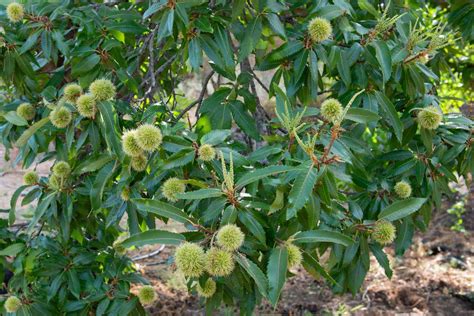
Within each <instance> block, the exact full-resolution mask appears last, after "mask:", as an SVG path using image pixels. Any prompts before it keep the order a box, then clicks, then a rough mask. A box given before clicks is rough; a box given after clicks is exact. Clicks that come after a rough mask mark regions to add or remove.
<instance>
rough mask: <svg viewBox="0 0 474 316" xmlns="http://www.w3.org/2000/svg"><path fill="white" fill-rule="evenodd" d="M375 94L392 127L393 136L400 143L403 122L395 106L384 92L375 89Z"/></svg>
mask: <svg viewBox="0 0 474 316" xmlns="http://www.w3.org/2000/svg"><path fill="white" fill-rule="evenodd" d="M375 96H376V97H377V101H378V103H379V104H380V105H381V107H382V109H383V112H384V113H385V115H384V116H385V118H386V120H387V122H388V124H390V126H392V127H393V131H394V133H395V136H396V137H397V139H398V141H399V142H400V143H401V142H402V138H403V124H402V121H401V120H400V117H399V116H398V112H397V110H396V109H395V106H394V105H393V103H392V102H391V101H390V100H389V99H388V98H387V96H386V95H385V94H384V93H382V92H380V91H376V92H375Z"/></svg>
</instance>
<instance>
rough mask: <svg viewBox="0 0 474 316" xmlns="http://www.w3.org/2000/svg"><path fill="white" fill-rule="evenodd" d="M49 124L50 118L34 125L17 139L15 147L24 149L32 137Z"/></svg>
mask: <svg viewBox="0 0 474 316" xmlns="http://www.w3.org/2000/svg"><path fill="white" fill-rule="evenodd" d="M48 122H49V117H45V118H43V119H41V120H39V121H38V122H36V123H34V124H33V125H31V126H30V127H28V129H27V130H26V131H24V132H23V134H21V136H20V137H19V138H18V139H17V141H16V143H15V145H16V146H17V147H23V146H25V145H26V143H27V142H28V140H29V139H30V137H31V136H33V135H34V134H35V133H36V132H37V131H38V130H39V129H40V128H41V127H43V126H44V125H46V123H48Z"/></svg>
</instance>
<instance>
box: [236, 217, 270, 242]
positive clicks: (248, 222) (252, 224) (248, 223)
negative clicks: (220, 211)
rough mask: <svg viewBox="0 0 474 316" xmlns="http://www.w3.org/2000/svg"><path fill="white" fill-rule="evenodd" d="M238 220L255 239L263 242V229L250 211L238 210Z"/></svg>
mask: <svg viewBox="0 0 474 316" xmlns="http://www.w3.org/2000/svg"><path fill="white" fill-rule="evenodd" d="M238 216H239V220H240V221H241V222H242V224H244V226H245V227H246V228H247V229H248V230H249V231H250V232H251V233H252V235H254V236H255V237H257V239H258V240H259V241H260V242H261V243H262V244H265V230H264V229H263V227H262V225H260V223H259V222H258V221H257V220H256V219H255V217H253V215H252V213H250V212H239V215H238Z"/></svg>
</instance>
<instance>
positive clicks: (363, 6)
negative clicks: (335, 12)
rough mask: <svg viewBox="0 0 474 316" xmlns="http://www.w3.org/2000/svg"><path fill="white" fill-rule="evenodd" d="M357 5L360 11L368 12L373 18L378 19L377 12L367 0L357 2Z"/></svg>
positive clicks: (378, 14)
mask: <svg viewBox="0 0 474 316" xmlns="http://www.w3.org/2000/svg"><path fill="white" fill-rule="evenodd" d="M357 4H358V5H359V7H360V8H361V9H362V10H364V11H367V12H369V13H370V14H372V15H373V16H374V17H375V18H377V19H378V18H379V17H380V13H379V11H377V9H375V8H374V6H373V5H372V4H371V3H370V2H369V1H368V0H357Z"/></svg>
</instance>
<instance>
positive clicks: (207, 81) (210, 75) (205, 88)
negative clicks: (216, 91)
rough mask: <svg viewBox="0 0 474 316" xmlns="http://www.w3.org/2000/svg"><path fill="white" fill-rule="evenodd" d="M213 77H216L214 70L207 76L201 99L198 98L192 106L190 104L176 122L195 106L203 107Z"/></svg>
mask: <svg viewBox="0 0 474 316" xmlns="http://www.w3.org/2000/svg"><path fill="white" fill-rule="evenodd" d="M213 75H214V70H212V71H211V72H210V73H209V74H208V75H207V76H206V78H204V81H203V83H202V90H201V93H200V94H199V98H197V100H195V101H193V102H191V104H189V105H188V106H187V107H186V108H185V109H184V110H183V111H182V112H181V113H179V114H178V116H177V117H176V119H175V120H176V122H178V121H179V120H180V119H181V118H182V117H183V116H184V114H186V113H187V112H188V111H189V110H191V109H192V108H193V107H194V106H195V105H198V106H200V105H201V103H202V100H203V99H204V96H205V95H206V90H207V84H208V83H209V81H210V80H211V78H212V76H213Z"/></svg>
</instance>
